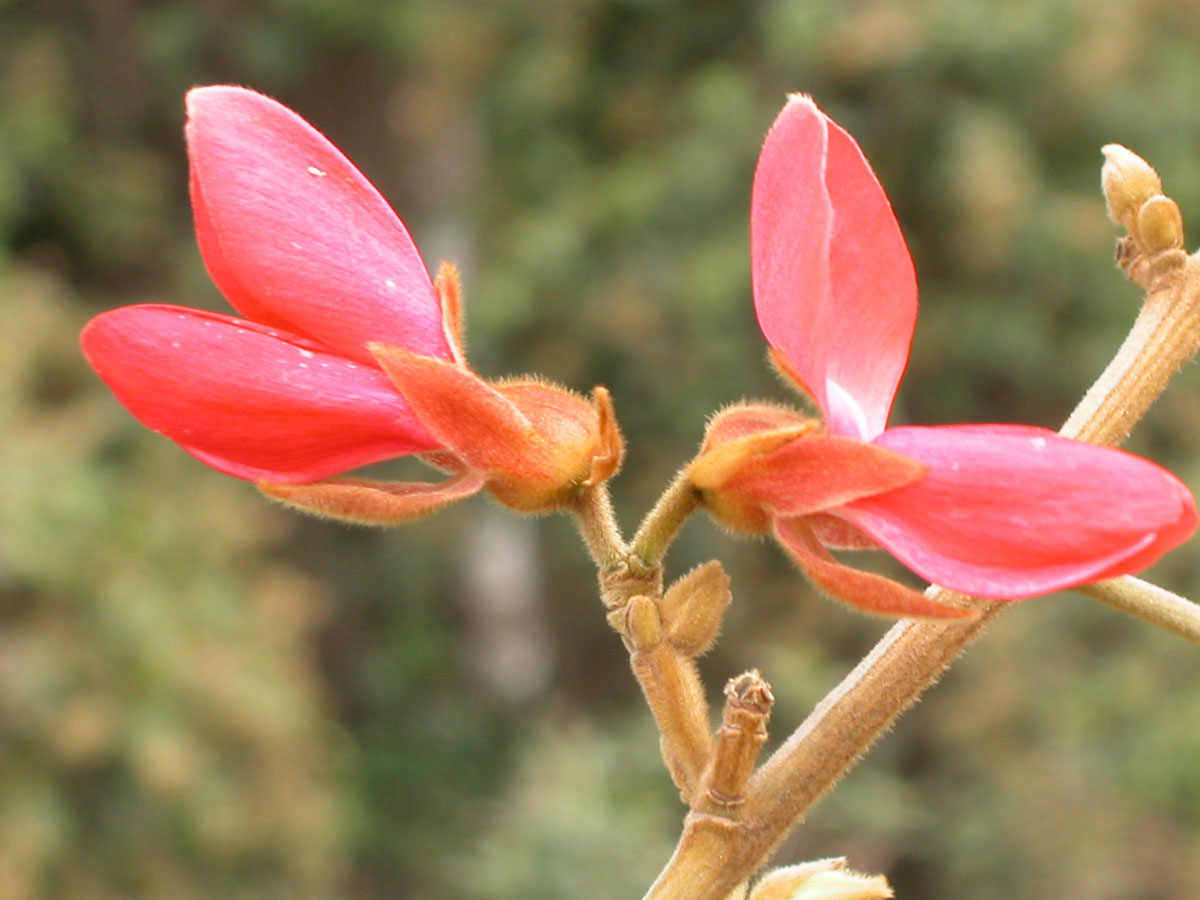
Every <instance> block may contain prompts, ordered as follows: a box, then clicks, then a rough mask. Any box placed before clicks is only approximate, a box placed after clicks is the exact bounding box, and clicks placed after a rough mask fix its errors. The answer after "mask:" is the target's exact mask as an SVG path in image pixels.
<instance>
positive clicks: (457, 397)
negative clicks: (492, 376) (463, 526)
mask: <svg viewBox="0 0 1200 900" xmlns="http://www.w3.org/2000/svg"><path fill="white" fill-rule="evenodd" d="M374 351H375V355H376V358H377V359H378V360H379V364H380V365H381V366H382V367H383V370H384V371H385V372H386V373H387V374H388V377H389V378H391V379H392V382H393V383H394V384H395V385H396V387H397V388H398V389H399V390H400V392H401V393H402V394H404V396H405V398H406V399H407V400H408V402H409V403H410V404H411V405H412V408H413V410H414V411H415V412H416V414H417V416H418V417H419V418H420V419H421V421H422V422H424V423H425V425H426V427H428V428H429V430H430V431H431V432H432V433H433V434H434V435H435V436H436V437H437V439H438V440H439V441H440V442H441V443H442V444H443V445H445V446H446V447H449V448H450V449H451V450H453V451H454V452H455V454H457V456H458V457H460V458H461V459H462V460H463V461H464V462H465V463H466V464H467V465H468V466H470V467H471V468H473V469H479V470H481V471H484V472H499V473H509V472H513V471H520V470H521V469H523V468H525V467H527V466H528V465H529V464H530V463H531V462H533V461H535V460H536V459H537V457H538V455H539V454H538V445H539V444H540V440H539V438H538V435H537V433H536V431H535V430H534V427H533V425H532V424H531V423H530V421H529V419H527V418H526V417H525V415H524V414H523V413H522V412H521V411H520V410H519V409H518V408H517V407H516V405H515V404H514V403H513V402H512V401H511V400H509V399H508V398H507V397H505V396H504V395H503V394H501V393H500V392H499V391H497V390H496V389H495V388H494V387H492V386H491V385H490V384H488V383H487V382H486V381H484V380H483V379H482V378H480V377H479V376H478V375H475V374H474V373H472V372H470V371H468V370H467V369H464V368H462V367H460V366H457V365H455V364H454V363H448V362H442V361H441V360H438V359H430V358H429V357H427V356H420V355H419V354H416V353H408V352H407V351H404V350H399V349H397V348H394V347H379V346H376V347H374Z"/></svg>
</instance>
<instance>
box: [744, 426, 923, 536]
mask: <svg viewBox="0 0 1200 900" xmlns="http://www.w3.org/2000/svg"><path fill="white" fill-rule="evenodd" d="M924 474H925V467H924V466H922V465H921V464H920V463H918V462H916V461H915V460H912V459H909V458H908V457H906V456H902V455H901V454H899V453H893V452H892V451H890V450H885V449H883V448H882V447H877V446H875V445H874V444H866V443H863V442H862V441H859V440H855V439H854V438H847V437H841V436H840V435H834V434H823V435H817V436H806V437H801V438H798V439H796V440H794V441H792V442H791V443H789V444H787V445H786V446H784V447H782V448H780V449H778V450H774V451H772V452H771V453H768V454H764V455H761V456H758V457H751V459H750V460H749V461H748V462H747V463H746V464H745V465H744V466H743V467H742V470H741V471H740V472H738V473H737V474H736V475H734V476H732V477H731V478H729V479H728V481H726V482H725V483H724V484H723V485H722V486H721V489H722V490H725V491H728V492H731V493H733V492H736V493H737V494H738V496H739V497H740V498H741V499H743V500H748V501H750V502H754V503H758V504H760V505H761V506H764V507H766V508H767V509H770V510H771V511H772V512H773V513H775V514H776V515H779V516H786V517H794V516H806V515H809V514H811V513H816V512H822V511H824V510H827V509H829V508H830V507H836V506H841V505H843V504H846V503H849V502H851V501H852V500H856V499H858V498H860V497H869V496H871V495H873V494H880V493H883V492H884V491H890V490H892V489H894V488H898V487H900V486H902V485H905V484H911V483H912V482H914V481H916V480H917V479H918V478H920V477H921V476H922V475H924Z"/></svg>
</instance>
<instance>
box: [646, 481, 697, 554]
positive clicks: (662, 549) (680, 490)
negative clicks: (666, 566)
mask: <svg viewBox="0 0 1200 900" xmlns="http://www.w3.org/2000/svg"><path fill="white" fill-rule="evenodd" d="M699 502H700V501H699V497H698V496H697V494H696V489H695V487H694V486H693V485H692V483H691V481H690V480H689V479H688V477H687V476H686V475H685V474H684V472H680V473H679V474H678V475H676V476H675V480H674V481H672V482H671V485H670V486H669V487H668V488H667V489H666V490H665V491H664V492H663V495H662V496H661V497H660V498H659V499H658V502H657V503H656V504H654V508H653V509H652V510H650V512H648V513H647V514H646V518H644V519H643V520H642V524H641V525H640V526H639V527H638V530H637V534H635V535H634V536H633V540H632V541H631V542H630V545H629V546H630V550H631V552H632V553H633V555H634V556H636V557H637V558H638V559H639V560H641V561H642V562H643V563H644V564H645V565H647V566H657V565H658V564H659V563H661V562H662V558H663V556H664V555H665V554H666V552H667V547H669V546H670V544H671V541H673V540H675V535H677V534H678V533H679V529H680V528H682V527H683V523H684V522H686V521H687V519H688V516H690V515H691V514H692V513H693V512H695V511H696V506H697V505H698V504H699Z"/></svg>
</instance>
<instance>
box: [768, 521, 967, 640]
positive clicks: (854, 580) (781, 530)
mask: <svg viewBox="0 0 1200 900" xmlns="http://www.w3.org/2000/svg"><path fill="white" fill-rule="evenodd" d="M773 531H774V533H775V538H776V540H778V541H779V543H780V545H782V547H783V548H784V550H786V551H787V552H788V555H789V556H791V557H792V559H794V560H795V561H796V564H797V565H799V566H800V568H801V569H803V570H804V574H805V575H807V576H808V577H809V579H810V580H811V581H812V582H813V584H814V585H816V586H817V587H818V588H820V589H821V590H823V591H825V592H826V593H828V594H829V595H830V596H832V597H833V598H834V599H835V600H841V601H842V602H843V603H846V604H848V605H850V606H853V607H854V608H855V609H860V610H862V611H863V612H868V613H877V614H880V615H885V616H903V617H913V616H915V617H920V618H931V619H961V618H966V617H969V616H971V615H972V613H971V611H970V610H965V609H955V608H954V607H952V606H945V605H943V604H941V603H935V602H934V601H932V600H930V599H928V598H927V597H926V596H925V595H924V594H921V593H918V592H917V591H914V590H913V589H912V588H907V587H905V586H904V585H902V584H899V583H898V582H895V581H892V580H891V579H890V578H885V577H884V576H882V575H876V574H874V573H872V572H860V571H859V570H858V569H852V568H850V567H849V566H843V565H842V564H841V563H839V562H838V561H837V560H835V559H834V558H833V556H832V555H831V554H830V552H829V551H828V550H826V549H825V548H824V547H823V546H821V544H820V542H819V541H818V540H817V537H816V535H815V534H813V531H812V529H811V528H809V527H808V524H807V523H806V522H805V521H804V520H803V519H776V520H775V522H774V525H773Z"/></svg>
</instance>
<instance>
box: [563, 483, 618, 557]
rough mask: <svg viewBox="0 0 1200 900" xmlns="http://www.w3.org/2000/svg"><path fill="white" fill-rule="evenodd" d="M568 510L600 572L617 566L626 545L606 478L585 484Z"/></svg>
mask: <svg viewBox="0 0 1200 900" xmlns="http://www.w3.org/2000/svg"><path fill="white" fill-rule="evenodd" d="M572 511H573V512H574V513H575V522H576V524H577V525H578V527H579V534H580V535H581V536H582V537H583V542H584V544H586V545H587V548H588V553H589V554H591V557H592V561H593V562H594V563H595V564H596V568H597V569H599V570H600V571H601V573H603V572H606V571H608V570H611V569H613V568H614V567H616V566H619V565H620V564H621V563H622V562H623V561H624V560H625V555H626V548H625V541H624V539H623V538H622V537H621V527H620V525H618V524H617V516H616V513H615V512H614V511H613V505H612V496H611V495H610V494H609V492H608V484H607V482H602V483H601V484H597V485H595V486H594V487H589V488H585V489H584V490H583V491H582V492H581V493H580V494H579V496H578V497H576V498H575V504H574V506H573V507H572Z"/></svg>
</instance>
